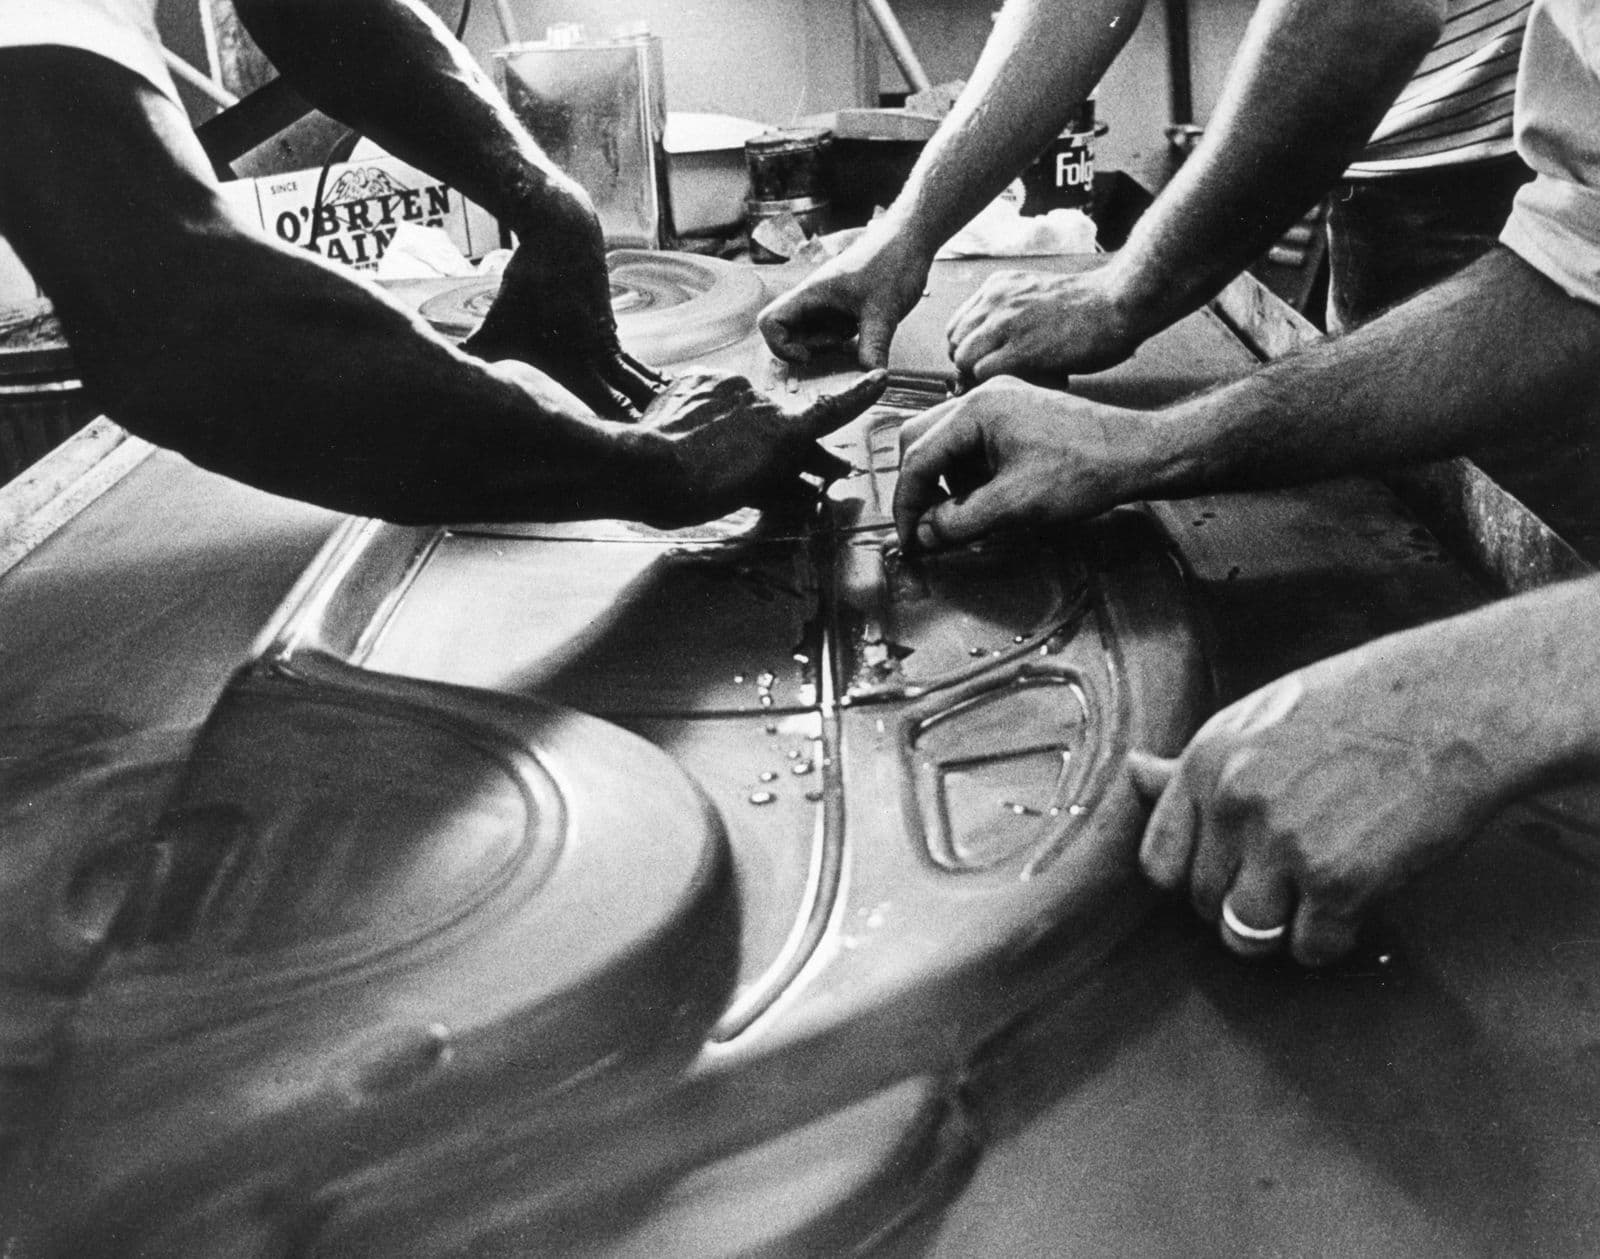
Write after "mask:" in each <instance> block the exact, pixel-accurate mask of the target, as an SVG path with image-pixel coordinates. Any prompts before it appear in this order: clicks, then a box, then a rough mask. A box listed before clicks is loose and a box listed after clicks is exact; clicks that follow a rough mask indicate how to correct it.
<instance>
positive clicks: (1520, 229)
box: [1500, 0, 1600, 306]
mask: <svg viewBox="0 0 1600 1259" xmlns="http://www.w3.org/2000/svg"><path fill="white" fill-rule="evenodd" d="M1516 134H1517V151H1518V152H1519V153H1521V154H1522V160H1523V161H1525V162H1526V163H1527V164H1528V165H1529V166H1531V167H1532V168H1533V170H1534V174H1535V177H1534V180H1533V182H1532V183H1529V184H1525V185H1523V187H1522V189H1521V190H1520V191H1519V192H1518V193H1517V199H1516V203H1515V205H1514V206H1513V207H1512V211H1511V217H1510V218H1509V219H1508V220H1507V221H1506V226H1505V230H1504V231H1502V232H1501V233H1500V240H1501V243H1502V244H1504V245H1505V246H1506V247H1507V248H1508V249H1511V250H1512V251H1513V252H1515V253H1516V254H1517V255H1518V256H1519V257H1520V258H1522V260H1523V261H1524V262H1526V263H1527V264H1528V265H1529V266H1531V267H1533V268H1534V269H1535V270H1537V271H1539V272H1541V273H1542V274H1543V275H1545V276H1547V277H1548V278H1549V279H1550V280H1552V281H1554V282H1555V283H1556V284H1558V285H1560V286H1561V287H1562V288H1563V289H1564V290H1565V291H1566V292H1567V293H1568V294H1569V295H1571V296H1572V297H1575V298H1578V299H1579V300H1581V301H1585V302H1589V303H1592V304H1593V305H1597V306H1600V5H1596V4H1595V3H1594V2H1593V0H1535V3H1534V6H1533V11H1532V13H1531V14H1529V17H1528V29H1527V34H1526V36H1525V37H1524V40H1523V45H1522V68H1521V73H1520V74H1519V75H1518V77H1517V113H1516Z"/></svg>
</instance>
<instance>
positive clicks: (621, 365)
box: [604, 350, 667, 412]
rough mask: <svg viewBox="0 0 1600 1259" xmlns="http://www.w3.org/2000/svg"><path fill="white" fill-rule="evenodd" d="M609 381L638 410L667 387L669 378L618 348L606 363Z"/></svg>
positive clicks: (606, 375) (643, 407) (653, 399)
mask: <svg viewBox="0 0 1600 1259" xmlns="http://www.w3.org/2000/svg"><path fill="white" fill-rule="evenodd" d="M604 374H605V378H606V381H607V383H608V384H609V385H610V386H611V387H612V388H613V389H614V390H615V391H616V392H618V393H620V394H621V395H622V396H623V397H624V398H626V399H627V400H628V402H629V403H630V404H631V405H632V406H633V408H634V409H635V410H636V411H641V412H642V411H643V410H644V409H645V408H646V407H648V406H649V405H650V404H651V403H652V402H654V401H655V399H656V395H657V394H659V393H660V392H661V391H662V390H663V389H665V388H666V387H667V378H666V377H665V376H662V375H661V374H660V373H659V372H656V371H654V370H652V369H651V368H649V367H646V366H645V365H644V364H643V363H641V362H639V360H638V359H636V358H634V357H633V356H632V355H631V354H628V353H627V352H626V351H624V350H618V351H617V352H616V354H615V355H614V356H613V357H612V359H611V360H610V362H608V363H607V364H606V368H605V373H604Z"/></svg>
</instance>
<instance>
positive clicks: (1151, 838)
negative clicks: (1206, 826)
mask: <svg viewBox="0 0 1600 1259" xmlns="http://www.w3.org/2000/svg"><path fill="white" fill-rule="evenodd" d="M1130 761H1131V758H1130ZM1198 831H1199V818H1198V815H1197V808H1196V805H1195V799H1194V795H1193V792H1192V791H1191V789H1190V786H1189V782H1188V776H1187V775H1186V774H1185V772H1184V767H1183V762H1182V761H1181V760H1180V761H1179V763H1178V767H1177V769H1176V771H1175V772H1174V773H1173V774H1172V775H1171V777H1169V778H1168V780H1167V783H1166V786H1165V787H1164V788H1163V789H1162V791H1161V797H1160V799H1158V800H1157V801H1156V807H1155V810H1154V811H1153V812H1152V813H1151V814H1150V820H1149V821H1148V822H1146V823H1145V826H1144V839H1143V840H1142V841H1141V842H1140V844H1139V865H1140V866H1141V867H1142V868H1143V870H1144V873H1145V877H1146V878H1147V879H1149V880H1150V882H1152V883H1154V884H1155V885H1156V886H1157V887H1159V888H1164V889H1165V890H1166V891H1169V892H1175V891H1177V890H1178V889H1179V888H1180V887H1182V886H1183V884H1184V881H1185V880H1186V879H1187V878H1188V877H1189V863H1190V861H1191V860H1192V859H1193V856H1194V846H1195V839H1196V837H1197V834H1198Z"/></svg>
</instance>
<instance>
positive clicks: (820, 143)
mask: <svg viewBox="0 0 1600 1259" xmlns="http://www.w3.org/2000/svg"><path fill="white" fill-rule="evenodd" d="M832 147H833V132H831V131H829V130H828V129H827V128H826V127H786V128H783V129H780V130H778V131H767V132H763V133H762V134H761V135H758V136H752V137H751V138H750V139H748V140H746V141H745V142H744V160H745V165H746V167H748V168H749V171H750V195H751V196H752V197H754V198H755V199H756V200H757V201H781V200H784V199H786V198H789V197H818V196H824V195H826V193H827V182H828V169H827V157H828V153H829V150H830V149H832Z"/></svg>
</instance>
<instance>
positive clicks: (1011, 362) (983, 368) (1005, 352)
mask: <svg viewBox="0 0 1600 1259" xmlns="http://www.w3.org/2000/svg"><path fill="white" fill-rule="evenodd" d="M1029 366H1031V364H1030V363H1029V361H1028V356H1027V354H1025V353H1024V352H1023V350H1022V347H1021V346H1020V345H1019V344H1018V343H1017V342H1016V341H1006V342H1005V343H1003V344H1001V345H997V346H996V347H995V348H994V349H993V350H991V351H990V352H989V353H987V354H985V355H983V357H982V358H979V359H977V360H976V361H975V362H974V363H973V364H972V377H973V379H974V380H977V381H980V382H981V381H985V380H992V379H993V378H994V377H996V376H1016V375H1019V374H1020V373H1021V372H1023V371H1025V370H1026V369H1027V368H1028V367H1029Z"/></svg>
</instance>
